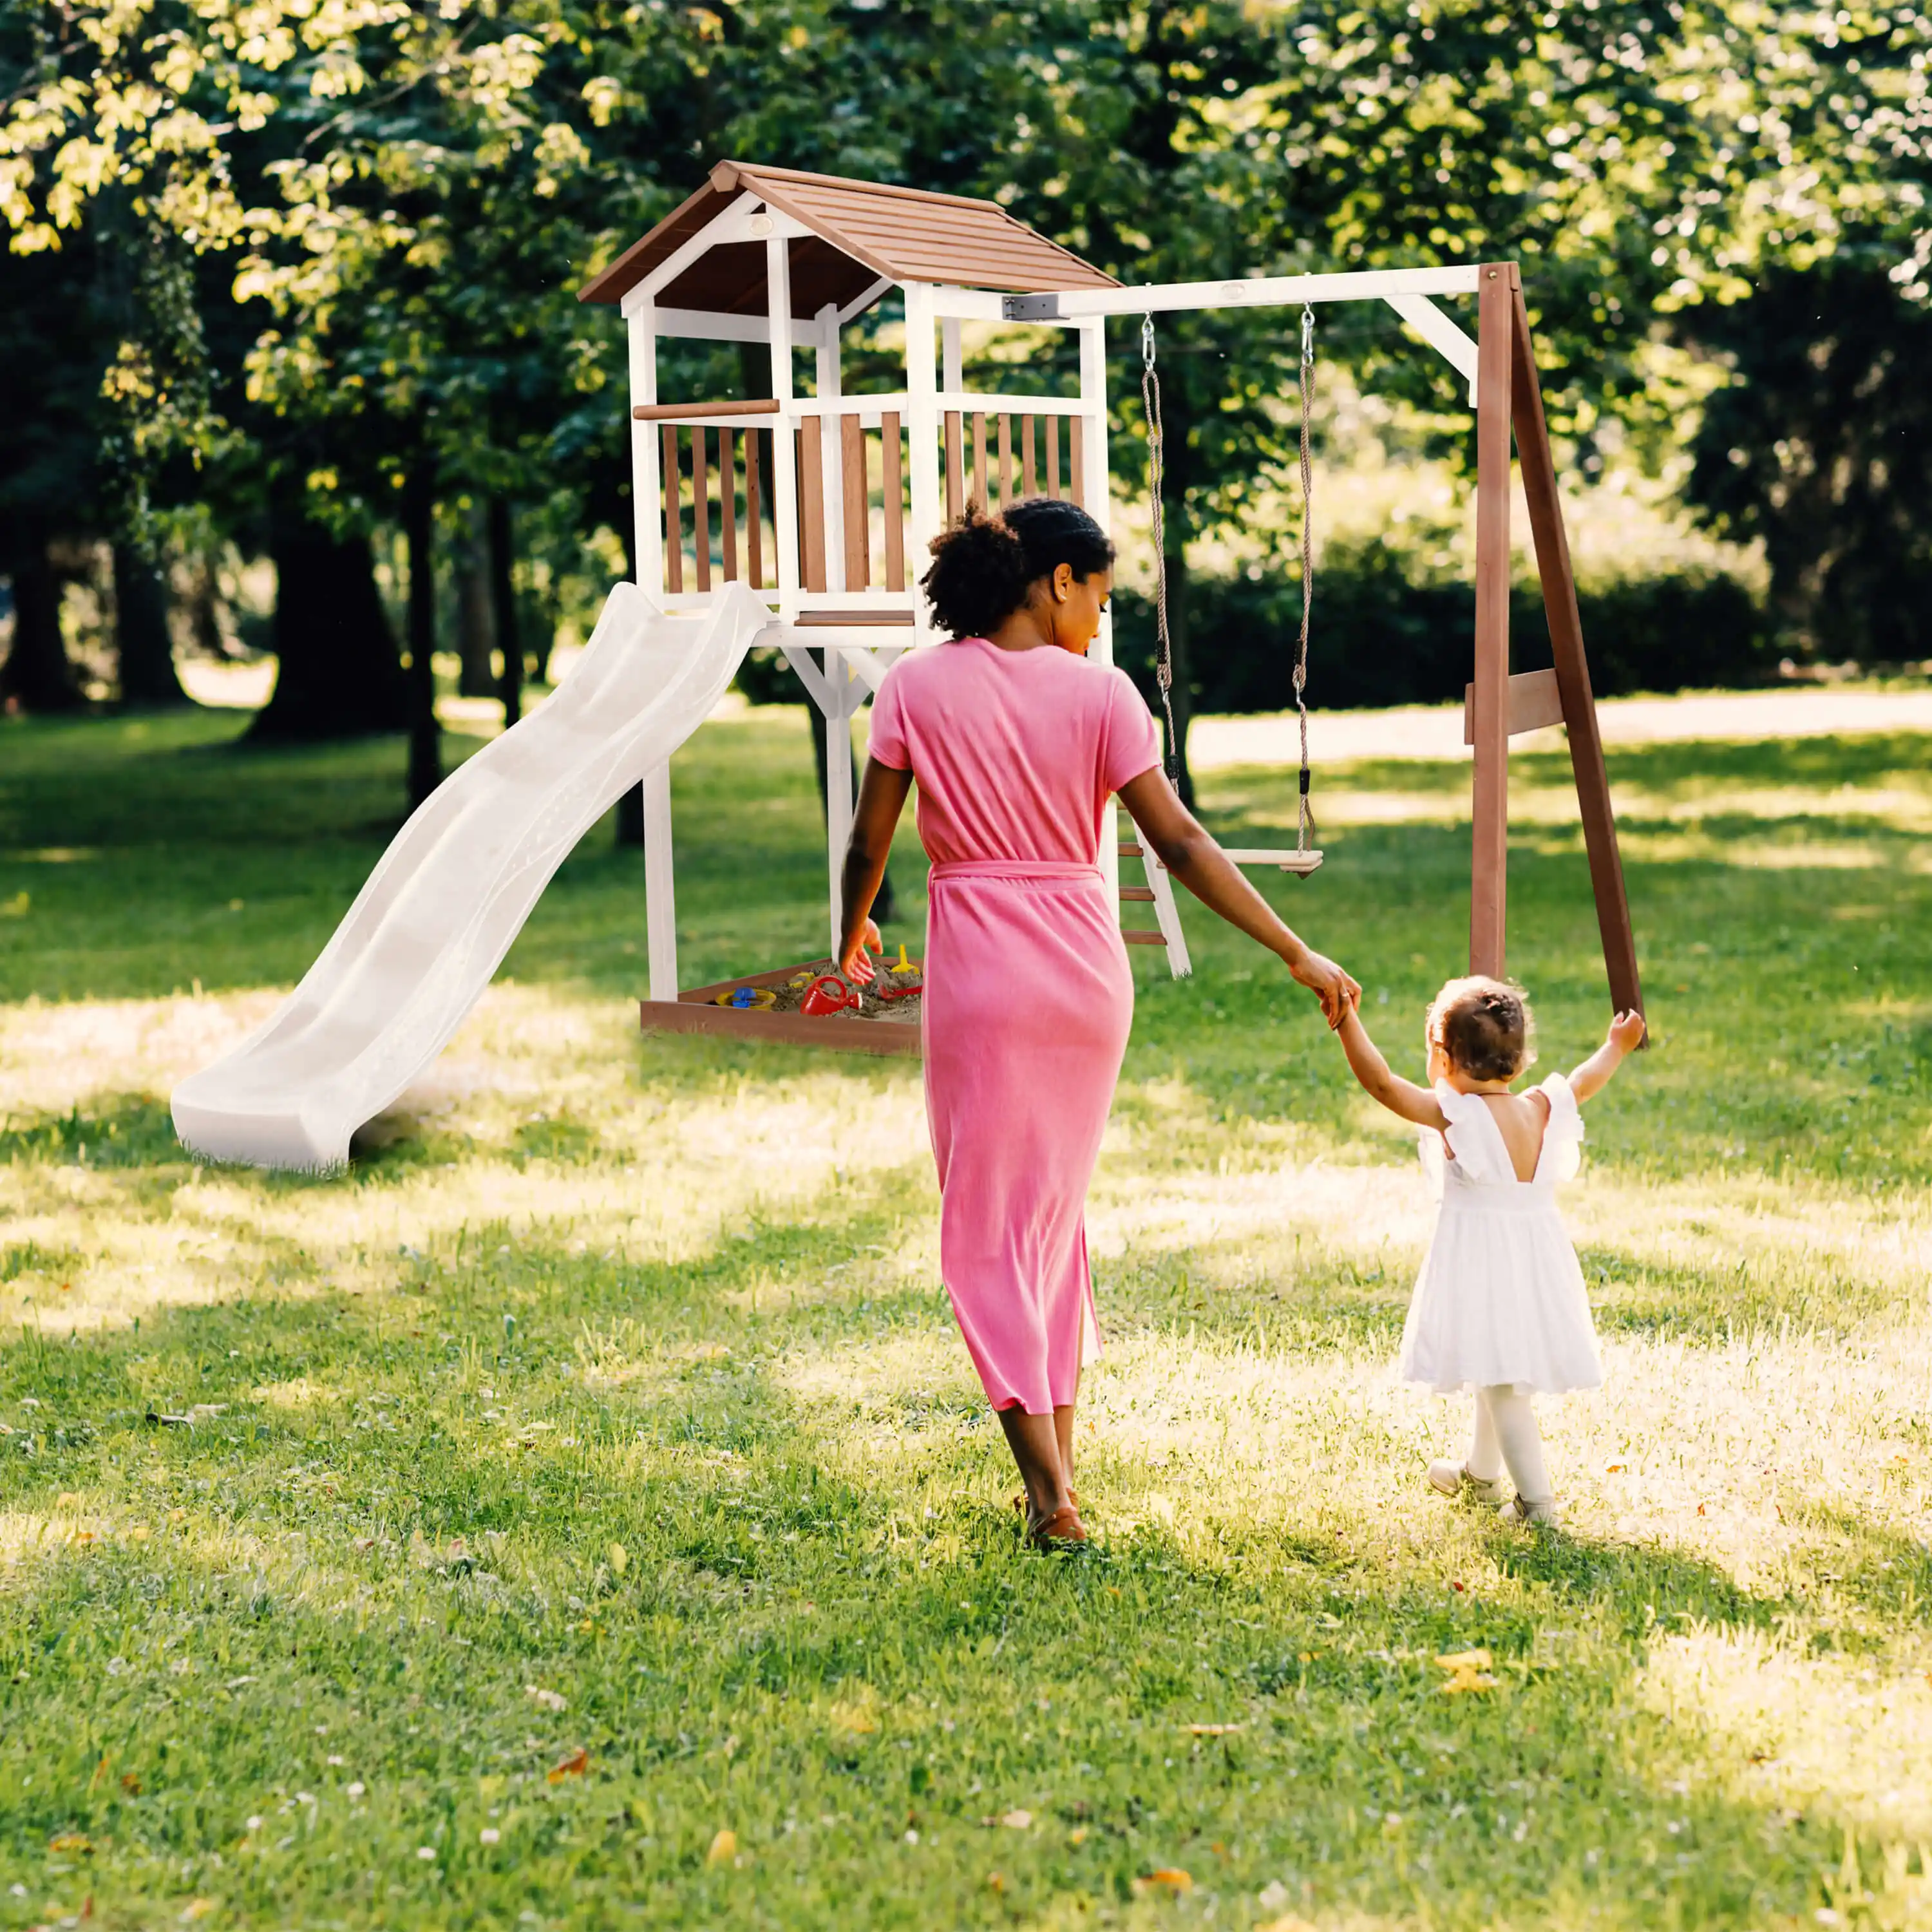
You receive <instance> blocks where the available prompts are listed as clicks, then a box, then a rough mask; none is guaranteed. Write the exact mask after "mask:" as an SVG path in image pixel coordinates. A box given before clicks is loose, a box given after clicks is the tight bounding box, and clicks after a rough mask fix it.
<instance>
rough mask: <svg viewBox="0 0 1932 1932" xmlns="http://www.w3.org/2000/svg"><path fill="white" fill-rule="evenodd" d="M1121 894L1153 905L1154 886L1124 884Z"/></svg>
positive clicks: (1123, 896) (1125, 897)
mask: <svg viewBox="0 0 1932 1932" xmlns="http://www.w3.org/2000/svg"><path fill="white" fill-rule="evenodd" d="M1121 898H1124V899H1134V900H1137V901H1139V902H1140V903H1141V904H1143V905H1152V904H1154V888H1153V886H1122V887H1121Z"/></svg>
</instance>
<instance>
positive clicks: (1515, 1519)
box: [1503, 1496, 1563, 1529]
mask: <svg viewBox="0 0 1932 1932" xmlns="http://www.w3.org/2000/svg"><path fill="white" fill-rule="evenodd" d="M1503 1515H1504V1517H1505V1518H1506V1519H1507V1520H1508V1521H1510V1522H1511V1523H1527V1524H1529V1526H1531V1527H1532V1529H1556V1528H1557V1527H1558V1526H1559V1525H1560V1524H1561V1523H1562V1520H1563V1519H1562V1517H1561V1516H1560V1515H1559V1514H1558V1513H1557V1508H1556V1499H1555V1497H1553V1496H1546V1497H1544V1499H1543V1501H1542V1502H1540V1503H1532V1502H1526V1501H1525V1500H1524V1499H1523V1497H1521V1496H1512V1497H1511V1499H1509V1501H1508V1502H1507V1503H1505V1505H1503Z"/></svg>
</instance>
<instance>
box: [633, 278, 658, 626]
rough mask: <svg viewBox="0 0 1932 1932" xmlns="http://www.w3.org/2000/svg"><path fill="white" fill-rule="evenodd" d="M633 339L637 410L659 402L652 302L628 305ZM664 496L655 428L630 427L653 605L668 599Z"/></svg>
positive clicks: (636, 513)
mask: <svg viewBox="0 0 1932 1932" xmlns="http://www.w3.org/2000/svg"><path fill="white" fill-rule="evenodd" d="M627 311H628V312H627V314H625V329H626V332H627V333H628V336H629V339H630V355H631V404H632V406H633V407H638V406H641V405H648V404H652V403H655V401H657V399H658V332H657V305H656V304H655V303H654V302H652V301H651V299H649V296H643V297H641V298H639V299H637V300H636V301H635V302H634V303H633V304H631V305H627ZM663 494H664V478H663V475H662V467H661V463H660V462H659V460H658V426H657V425H656V424H655V423H649V422H638V421H637V419H636V418H635V417H633V418H632V419H631V517H632V518H633V520H634V523H635V526H636V531H637V534H636V537H635V539H634V541H635V545H636V554H637V588H638V589H640V590H641V591H642V592H643V593H644V595H646V597H648V598H649V599H650V600H651V601H652V603H653V604H655V603H657V602H658V601H661V598H663V596H664V513H663V505H662V502H661V498H662V496H663Z"/></svg>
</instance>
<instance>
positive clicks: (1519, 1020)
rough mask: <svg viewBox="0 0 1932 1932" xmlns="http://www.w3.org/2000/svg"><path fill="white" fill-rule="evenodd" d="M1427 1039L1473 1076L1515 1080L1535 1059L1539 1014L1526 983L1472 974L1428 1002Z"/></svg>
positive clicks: (1464, 1074)
mask: <svg viewBox="0 0 1932 1932" xmlns="http://www.w3.org/2000/svg"><path fill="white" fill-rule="evenodd" d="M1427 1040H1428V1043H1429V1044H1430V1046H1432V1047H1436V1046H1439V1047H1441V1048H1442V1051H1443V1052H1444V1053H1445V1055H1448V1061H1449V1064H1450V1065H1451V1067H1454V1068H1455V1070H1456V1071H1457V1073H1460V1074H1462V1075H1463V1076H1464V1077H1465V1078H1466V1079H1471V1080H1514V1079H1515V1078H1516V1077H1517V1075H1518V1074H1519V1073H1522V1072H1523V1070H1524V1069H1525V1068H1526V1067H1530V1066H1532V1065H1534V1064H1535V1060H1536V1018H1535V1015H1534V1014H1533V1013H1531V1011H1530V1010H1529V998H1527V996H1526V995H1525V994H1524V992H1523V989H1522V988H1521V987H1520V986H1517V985H1516V984H1514V983H1513V982H1511V981H1509V980H1492V979H1490V977H1488V976H1487V974H1481V973H1472V974H1470V975H1469V977H1468V978H1467V979H1466V980H1451V981H1450V982H1449V983H1448V985H1447V986H1445V987H1444V988H1443V989H1442V992H1439V993H1438V994H1437V995H1436V998H1434V999H1433V1001H1431V1002H1430V1007H1429V1024H1428V1030H1427Z"/></svg>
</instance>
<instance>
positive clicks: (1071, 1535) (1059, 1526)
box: [1026, 1503, 1087, 1550]
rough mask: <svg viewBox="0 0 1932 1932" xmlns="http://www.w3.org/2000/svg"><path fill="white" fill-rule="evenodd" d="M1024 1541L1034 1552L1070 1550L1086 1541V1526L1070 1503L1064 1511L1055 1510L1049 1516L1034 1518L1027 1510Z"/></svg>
mask: <svg viewBox="0 0 1932 1932" xmlns="http://www.w3.org/2000/svg"><path fill="white" fill-rule="evenodd" d="M1026 1540H1027V1541H1028V1542H1029V1543H1030V1544H1032V1545H1033V1547H1034V1549H1036V1550H1065V1549H1070V1548H1071V1547H1073V1546H1074V1545H1075V1544H1082V1543H1085V1541H1087V1526H1086V1525H1085V1523H1082V1521H1081V1520H1080V1512H1079V1511H1078V1510H1077V1509H1076V1508H1074V1507H1073V1505H1072V1504H1071V1503H1069V1504H1068V1505H1067V1506H1066V1508H1064V1509H1057V1510H1055V1511H1054V1512H1053V1514H1052V1515H1051V1516H1035V1515H1034V1514H1033V1512H1032V1511H1028V1513H1027V1527H1026Z"/></svg>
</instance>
